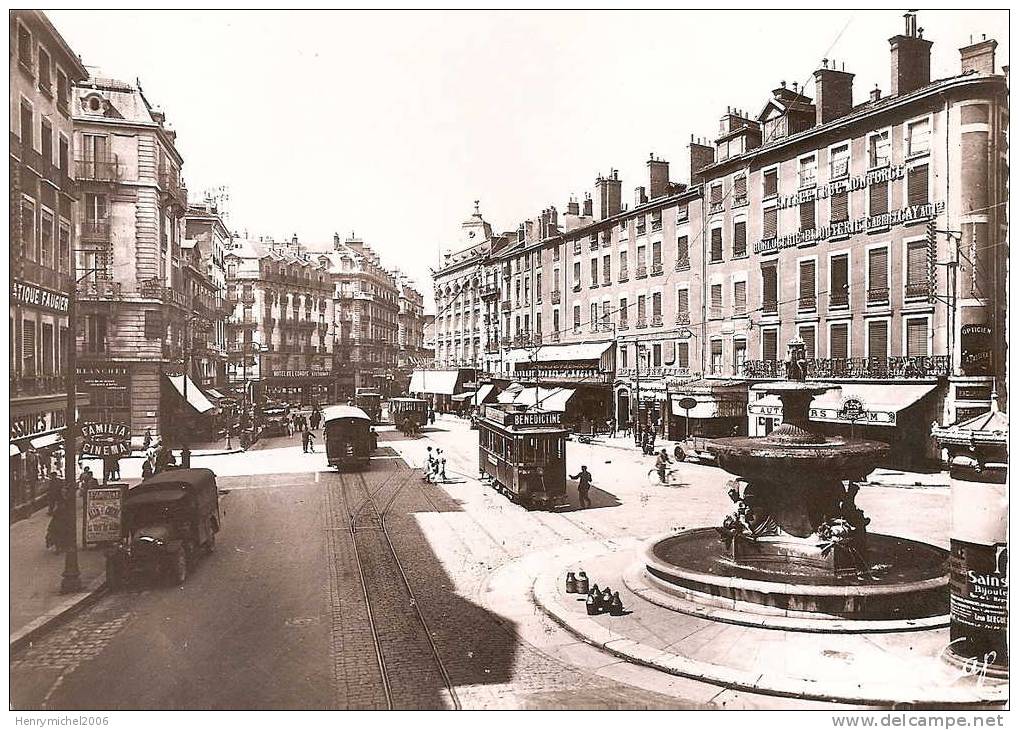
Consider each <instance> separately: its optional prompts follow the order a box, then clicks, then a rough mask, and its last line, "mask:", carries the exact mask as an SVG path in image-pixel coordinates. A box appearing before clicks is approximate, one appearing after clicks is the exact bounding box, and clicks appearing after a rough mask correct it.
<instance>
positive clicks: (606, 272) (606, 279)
mask: <svg viewBox="0 0 1019 730" xmlns="http://www.w3.org/2000/svg"><path fill="white" fill-rule="evenodd" d="M601 283H602V286H608V285H609V284H611V283H612V257H611V256H610V255H608V254H605V255H604V256H602V259H601Z"/></svg>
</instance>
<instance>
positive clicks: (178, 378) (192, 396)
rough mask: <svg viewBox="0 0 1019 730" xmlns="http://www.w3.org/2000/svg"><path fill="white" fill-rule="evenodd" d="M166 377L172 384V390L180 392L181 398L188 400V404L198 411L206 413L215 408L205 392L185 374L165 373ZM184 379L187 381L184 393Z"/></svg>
mask: <svg viewBox="0 0 1019 730" xmlns="http://www.w3.org/2000/svg"><path fill="white" fill-rule="evenodd" d="M166 379H167V380H169V381H170V383H171V384H172V385H173V387H174V390H176V391H177V392H178V393H180V396H181V398H184V400H186V401H187V402H188V405H190V406H191V407H192V408H194V409H195V410H196V411H197V412H198V413H208V412H209V411H211V410H214V409H215V408H216V406H214V405H213V404H212V402H211V401H210V400H209V399H208V398H206V397H205V393H203V392H202V391H201V390H200V389H199V387H198V386H197V385H195V381H193V380H192V379H191V378H190V377H188V376H187V375H167V376H166ZM185 380H186V381H187V394H186V395H185V393H184V383H185Z"/></svg>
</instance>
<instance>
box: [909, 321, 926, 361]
mask: <svg viewBox="0 0 1019 730" xmlns="http://www.w3.org/2000/svg"><path fill="white" fill-rule="evenodd" d="M929 325H930V322H929V320H928V319H927V317H909V318H907V319H906V357H926V356H927V355H929V354H930V351H929V350H928V349H927V328H928V326H929Z"/></svg>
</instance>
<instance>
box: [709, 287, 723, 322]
mask: <svg viewBox="0 0 1019 730" xmlns="http://www.w3.org/2000/svg"><path fill="white" fill-rule="evenodd" d="M721 316H722V285H721V284H712V285H711V318H712V319H718V318H719V317H721Z"/></svg>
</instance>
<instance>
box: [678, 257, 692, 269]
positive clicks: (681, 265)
mask: <svg viewBox="0 0 1019 730" xmlns="http://www.w3.org/2000/svg"><path fill="white" fill-rule="evenodd" d="M689 270H690V259H689V258H688V257H683V258H678V259H676V271H689Z"/></svg>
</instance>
